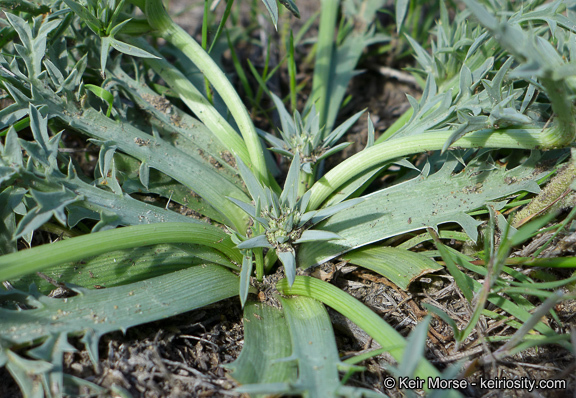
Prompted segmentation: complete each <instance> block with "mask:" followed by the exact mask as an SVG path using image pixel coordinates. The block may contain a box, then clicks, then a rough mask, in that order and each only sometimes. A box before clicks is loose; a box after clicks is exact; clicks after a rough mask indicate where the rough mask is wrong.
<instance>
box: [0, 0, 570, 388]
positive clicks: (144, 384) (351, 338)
mask: <svg viewBox="0 0 576 398" xmlns="http://www.w3.org/2000/svg"><path fill="white" fill-rule="evenodd" d="M186 4H188V3H186V2H184V1H176V2H173V4H172V7H173V10H176V11H178V10H182V11H183V12H182V13H181V14H179V15H178V17H177V20H178V21H179V23H180V24H182V25H183V26H184V27H186V28H187V29H188V30H189V31H191V32H196V31H197V29H198V27H199V23H201V20H202V18H201V12H202V7H201V6H200V7H198V6H196V7H189V6H187V7H188V8H186V9H184V7H183V6H184V5H186ZM298 5H299V7H300V10H301V12H302V17H303V18H302V21H305V20H306V18H307V17H308V16H309V15H311V14H312V13H313V12H314V11H315V8H316V7H317V4H316V2H298ZM220 8H222V5H220ZM292 21H294V20H292ZM294 22H296V25H295V28H298V27H299V26H301V22H298V21H294ZM263 29H265V30H268V31H267V32H264V34H269V33H270V32H272V33H273V27H272V26H267V25H266V24H264V27H263ZM270 29H271V30H270ZM261 33H262V32H254V35H255V37H259V35H260V34H261ZM310 34H311V35H314V29H312V30H311V32H310ZM243 50H244V52H245V55H246V56H249V57H251V60H252V61H253V63H254V64H255V65H258V63H260V62H262V56H263V54H262V51H261V48H258V47H254V48H249V49H248V48H245V49H243ZM402 66H404V65H398V64H395V63H394V61H393V60H390V59H387V57H386V56H372V57H367V58H364V59H363V60H362V63H361V65H359V68H360V69H364V70H365V72H364V73H363V74H361V75H359V76H357V77H356V78H354V80H353V81H352V83H351V85H350V89H349V91H350V93H351V94H352V96H353V100H352V101H351V102H350V103H349V104H348V105H347V106H346V107H345V108H344V110H343V112H342V118H343V120H344V119H345V118H347V117H348V116H350V115H352V114H353V113H355V112H357V111H358V110H360V109H364V108H368V109H369V112H370V115H371V118H372V121H373V123H374V125H375V127H376V130H377V131H380V132H381V131H383V130H384V129H386V128H387V127H388V126H390V125H391V124H392V123H393V122H394V121H395V120H396V118H398V117H399V116H400V115H401V114H402V113H403V112H404V111H405V110H406V109H408V107H409V105H408V101H407V100H406V94H407V93H408V94H411V95H413V96H415V97H417V96H418V94H419V89H418V87H416V86H415V85H414V84H413V82H412V81H411V79H410V77H409V75H406V74H403V73H401V69H400V68H402ZM381 67H387V69H383V70H381ZM393 72H400V73H393ZM278 84H279V85H280V87H282V85H283V84H285V83H284V82H283V81H282V80H280V81H279V82H278ZM262 127H266V126H262ZM366 139H367V138H366V119H365V118H362V119H361V121H360V122H359V123H357V124H356V125H355V126H354V127H353V128H352V130H351V131H350V132H349V134H348V135H347V137H345V140H346V141H351V142H353V143H354V145H351V146H350V147H349V148H347V149H346V151H345V152H343V153H341V156H342V157H348V156H350V155H352V154H353V153H355V152H357V151H359V150H361V149H363V148H364V145H365V144H366ZM337 161H338V160H337V159H336V160H335V162H337ZM328 167H329V166H328ZM563 254H564V252H560V254H559V255H563ZM568 254H570V255H573V253H568ZM564 276H566V275H564ZM332 282H333V283H334V284H335V285H337V286H339V287H341V288H342V289H344V290H345V291H347V292H349V293H350V294H351V295H353V296H354V297H356V298H358V299H360V300H361V301H362V302H364V303H365V304H366V305H368V306H369V307H370V308H372V309H373V310H374V311H375V312H376V313H377V314H379V315H381V316H382V317H383V318H384V319H385V320H386V321H387V322H389V323H390V324H391V325H393V326H394V327H395V328H396V329H397V330H398V331H399V332H401V333H402V334H403V335H405V336H407V335H408V334H409V332H410V331H411V330H413V328H414V327H415V325H416V324H417V323H418V322H419V321H421V320H422V319H423V317H424V316H425V315H426V312H425V311H424V310H423V309H422V308H423V307H422V305H421V304H422V303H423V302H428V303H433V304H435V305H437V306H439V307H441V308H444V310H445V311H446V312H447V313H449V314H451V315H452V316H453V318H454V317H455V318H457V319H459V320H460V326H462V325H465V324H466V321H467V320H468V319H469V317H470V308H468V306H467V305H466V304H465V303H467V302H466V300H464V299H463V298H462V297H461V295H460V293H459V292H458V290H457V289H456V285H455V283H454V281H453V279H452V277H451V276H450V275H449V274H448V273H447V272H438V273H436V274H434V275H427V276H426V277H423V278H421V279H420V280H419V281H417V282H416V283H414V284H413V285H412V286H411V288H410V290H408V291H403V290H401V289H399V288H398V287H396V286H395V285H393V284H392V283H390V282H389V281H387V280H386V279H385V278H383V277H381V276H379V275H377V274H375V273H373V272H371V271H367V270H363V269H361V268H358V267H353V266H344V267H343V268H340V269H338V270H337V271H336V272H334V274H333V275H332ZM556 311H557V313H558V317H559V319H560V320H561V321H562V322H563V326H560V325H558V324H556V322H555V321H553V320H549V324H550V326H551V327H553V328H554V329H556V330H563V331H566V330H569V329H570V328H575V327H576V319H575V318H574V314H575V313H576V303H574V302H567V303H564V304H562V305H560V306H558V307H557V308H556ZM331 316H332V318H333V321H334V328H335V331H336V335H337V342H338V345H339V349H340V352H341V354H342V356H343V358H346V357H348V356H351V355H356V354H358V353H361V352H364V351H366V350H371V349H374V348H377V345H376V343H374V342H373V341H372V340H371V339H370V338H369V336H367V335H366V334H365V333H364V332H363V331H362V330H360V329H358V328H357V327H355V325H353V324H351V323H350V322H349V321H347V320H346V319H344V318H343V317H342V316H340V315H338V314H337V313H335V312H331ZM241 319H242V311H241V308H240V303H239V302H238V300H237V299H234V300H227V301H224V302H220V303H217V304H214V305H212V306H210V307H206V308H202V309H200V310H197V311H193V312H190V313H187V314H183V315H180V316H177V317H173V318H168V319H165V320H162V321H158V322H154V323H151V324H147V325H143V326H141V327H138V328H132V329H130V330H128V332H127V333H126V335H123V334H122V333H120V332H118V333H112V334H109V335H107V336H105V337H104V338H102V340H101V341H100V358H101V360H100V369H97V370H95V369H94V368H93V366H92V364H91V362H90V360H89V358H88V355H87V353H86V351H84V350H83V349H82V345H81V344H80V343H79V342H77V341H76V342H75V344H76V346H77V348H78V350H79V351H78V352H77V353H72V354H66V357H65V369H66V372H68V373H69V374H72V375H75V376H80V377H82V378H84V379H86V380H89V381H92V382H94V383H96V384H99V385H101V386H103V387H110V386H112V385H113V384H116V385H119V386H121V387H123V388H124V389H126V390H128V391H129V392H130V393H131V394H132V395H133V396H134V397H135V398H160V397H170V398H176V397H228V396H239V395H238V394H235V393H234V392H232V391H231V390H232V389H233V388H234V387H235V386H236V384H235V382H234V381H233V380H232V379H231V378H229V377H228V375H227V371H226V370H225V368H223V367H222V365H225V364H228V363H231V362H232V361H233V360H234V359H236V358H237V357H238V355H239V353H240V351H241V349H242V345H243V328H242V321H241ZM488 334H490V335H492V336H494V335H498V334H501V335H506V334H510V330H508V329H507V327H506V326H505V325H503V324H502V323H498V322H496V321H490V322H484V323H483V324H481V325H480V327H479V328H478V330H477V331H476V332H475V333H473V334H472V335H471V337H470V338H469V339H468V340H467V341H466V342H465V344H464V346H463V347H460V348H459V349H458V350H457V351H455V350H454V349H455V342H454V339H453V336H452V331H451V329H450V327H449V326H447V325H446V324H445V323H444V322H442V321H440V320H439V319H433V320H432V324H431V329H430V331H429V334H428V337H429V338H428V350H427V353H426V356H427V358H428V359H429V360H430V361H431V362H432V363H434V364H436V365H437V366H438V367H439V368H440V369H443V368H445V367H446V366H449V365H452V364H455V363H457V362H458V361H461V360H470V359H473V358H475V357H478V356H479V355H482V354H486V353H488V352H490V351H494V350H495V349H496V347H497V345H491V346H488V345H482V344H479V343H478V337H480V336H481V335H488ZM391 361H392V360H391V358H390V357H389V356H387V355H380V356H377V357H374V358H372V359H370V360H368V361H365V362H364V363H362V365H363V366H365V367H366V371H365V372H362V373H358V374H356V375H355V376H353V378H352V380H351V381H350V383H351V384H352V385H357V386H362V387H366V388H370V389H373V390H376V391H381V392H384V393H386V394H388V395H389V396H391V397H402V396H404V395H403V394H402V392H400V390H398V389H396V390H386V389H384V387H383V385H382V380H383V379H384V377H385V376H386V375H387V373H386V371H385V366H386V365H387V364H390V363H391ZM575 375H576V363H575V360H574V356H573V355H572V354H570V353H569V352H567V351H565V350H563V349H561V348H558V347H557V346H548V347H539V348H538V349H530V350H527V351H524V352H522V353H521V354H518V355H516V356H514V357H512V358H508V359H507V360H506V361H503V362H497V363H496V362H494V363H492V364H490V365H487V366H484V367H481V368H480V369H478V371H477V372H476V373H475V374H474V375H472V377H471V379H469V380H473V379H479V378H481V377H484V378H495V377H499V378H504V377H505V378H511V379H514V378H519V377H529V378H530V379H537V380H539V379H567V380H568V388H567V389H566V390H564V391H553V390H547V391H543V390H540V391H537V392H535V393H529V392H528V391H526V390H505V391H501V390H481V389H479V388H478V389H472V388H470V389H468V390H465V391H462V392H463V394H464V395H465V396H469V397H500V396H503V397H524V396H534V397H538V396H545V397H555V398H559V397H574V396H576V395H575V394H576V377H575ZM0 380H2V383H0V397H6V398H9V397H10V398H11V397H19V396H21V395H20V392H19V390H18V388H17V386H16V385H15V383H14V382H13V381H12V379H11V377H10V376H9V375H8V374H7V372H6V370H5V369H0Z"/></svg>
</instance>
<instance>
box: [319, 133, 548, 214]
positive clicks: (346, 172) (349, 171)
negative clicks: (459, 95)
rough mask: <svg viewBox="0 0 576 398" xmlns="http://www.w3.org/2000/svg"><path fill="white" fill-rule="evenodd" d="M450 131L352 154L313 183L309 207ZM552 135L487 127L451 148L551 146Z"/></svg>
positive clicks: (437, 143)
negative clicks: (360, 177) (369, 172)
mask: <svg viewBox="0 0 576 398" xmlns="http://www.w3.org/2000/svg"><path fill="white" fill-rule="evenodd" d="M555 128H556V127H551V128H550V129H555ZM451 133H452V132H451V131H430V132H427V133H424V134H420V135H418V136H417V137H411V136H408V137H402V138H397V139H392V140H389V141H385V142H382V143H380V144H377V145H374V146H372V147H370V148H367V149H365V150H363V151H361V152H359V153H357V154H355V155H354V156H351V157H350V158H348V159H346V160H345V161H344V162H342V163H340V164H339V165H338V166H336V167H334V168H333V169H332V170H330V171H329V172H328V173H326V175H324V176H323V177H322V178H321V179H320V180H318V181H317V182H316V184H314V186H313V187H312V188H311V190H312V196H311V198H310V204H309V205H308V210H315V209H317V208H318V207H320V205H321V204H322V202H324V200H326V199H327V198H328V197H329V196H330V195H331V194H332V193H334V192H335V191H337V190H338V189H339V188H340V186H342V185H343V184H345V183H346V182H348V181H349V180H351V179H353V178H356V177H358V176H359V175H361V174H363V173H365V172H367V171H370V170H371V169H373V168H376V167H380V166H382V165H383V164H385V163H386V162H389V161H391V160H393V159H396V158H399V157H402V156H407V155H411V154H415V153H421V152H427V151H437V150H440V149H442V146H443V145H444V143H445V142H446V140H448V139H449V137H450V135H451ZM550 136H553V134H549V133H546V134H545V133H544V132H543V131H542V130H540V129H530V130H528V129H502V130H492V129H488V130H480V131H476V132H474V133H470V134H468V135H466V136H464V137H462V138H461V139H459V140H458V141H456V142H455V143H454V144H453V145H452V146H451V148H453V149H455V148H515V149H550V148H554V147H555V146H556V145H554V144H553V142H554V141H552V143H551V140H550V139H549V137H550Z"/></svg>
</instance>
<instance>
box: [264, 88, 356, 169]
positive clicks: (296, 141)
mask: <svg viewBox="0 0 576 398" xmlns="http://www.w3.org/2000/svg"><path fill="white" fill-rule="evenodd" d="M271 96H272V100H273V101H274V105H276V109H277V110H278V114H279V116H280V123H281V125H282V129H281V130H280V129H279V131H280V135H281V137H282V138H278V137H276V136H274V135H272V134H270V133H266V132H261V133H260V134H261V136H262V138H264V139H265V140H266V141H267V142H268V143H270V144H271V145H272V147H271V148H269V149H270V150H271V151H272V152H276V153H280V154H282V155H284V156H287V157H288V158H294V155H295V154H296V153H299V154H300V157H301V167H302V171H304V172H305V173H307V174H313V170H314V168H315V165H316V164H317V163H318V162H320V161H321V160H323V159H326V158H327V157H328V156H330V155H333V154H335V153H337V152H340V151H341V150H343V149H344V148H346V147H347V146H349V145H350V144H352V143H351V142H343V143H340V144H338V145H336V143H337V142H338V140H339V139H340V138H342V136H343V135H344V134H346V132H347V131H348V129H349V128H350V127H351V126H352V125H353V124H354V123H356V121H357V120H358V119H359V118H360V116H362V114H363V113H364V111H363V110H362V111H360V112H358V113H356V114H355V115H353V116H352V117H350V118H349V119H348V120H346V121H345V122H344V123H342V124H341V125H340V126H338V127H337V128H336V129H335V130H334V131H332V132H331V133H330V134H328V135H327V136H326V138H324V139H322V137H323V136H324V134H323V130H324V129H323V127H322V126H320V115H319V114H318V113H317V112H316V107H315V106H314V105H312V107H311V109H310V111H309V112H308V114H307V115H306V116H305V117H304V118H303V117H302V115H301V114H300V112H298V111H294V117H291V116H290V114H289V113H288V111H287V110H286V107H285V106H284V103H283V102H282V100H281V99H280V98H278V97H277V96H276V95H274V94H272V93H271Z"/></svg>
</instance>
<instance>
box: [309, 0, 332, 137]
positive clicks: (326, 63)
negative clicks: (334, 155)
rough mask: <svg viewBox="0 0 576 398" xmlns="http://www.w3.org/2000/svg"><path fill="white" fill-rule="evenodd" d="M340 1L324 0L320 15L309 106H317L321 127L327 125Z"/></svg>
mask: <svg viewBox="0 0 576 398" xmlns="http://www.w3.org/2000/svg"><path fill="white" fill-rule="evenodd" d="M339 5H340V1H338V0H322V4H321V10H322V11H321V14H320V28H319V29H320V30H319V32H318V43H317V48H316V64H315V65H314V77H313V80H312V94H311V95H310V100H309V101H308V104H309V105H311V104H316V110H317V111H318V113H319V114H320V126H321V127H322V128H323V127H324V125H325V124H326V119H327V114H328V109H327V106H328V105H327V104H328V103H329V101H328V98H329V95H330V93H329V90H330V70H331V61H332V53H333V51H334V30H335V29H336V19H337V17H338V8H339Z"/></svg>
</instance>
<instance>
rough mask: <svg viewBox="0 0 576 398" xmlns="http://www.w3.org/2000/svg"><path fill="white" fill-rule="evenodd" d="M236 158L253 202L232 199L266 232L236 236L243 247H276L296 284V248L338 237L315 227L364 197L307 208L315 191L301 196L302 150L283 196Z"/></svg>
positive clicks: (285, 185)
mask: <svg viewBox="0 0 576 398" xmlns="http://www.w3.org/2000/svg"><path fill="white" fill-rule="evenodd" d="M236 161H237V164H238V170H239V171H240V175H241V176H242V178H243V180H244V182H245V183H246V187H247V188H248V191H249V193H250V195H251V196H252V199H253V202H252V203H245V202H242V201H241V200H238V199H235V198H230V197H229V198H228V199H229V200H231V201H232V202H234V203H235V204H236V205H237V206H238V207H240V208H241V209H242V210H244V211H245V212H246V213H248V215H249V216H250V217H251V218H252V220H253V221H254V223H258V224H259V225H261V226H262V227H263V229H264V232H263V233H261V234H259V235H257V236H253V237H251V238H245V237H241V236H239V235H235V236H233V238H234V239H235V240H236V241H237V242H238V246H237V247H238V248H239V249H243V250H247V249H253V248H257V247H265V248H269V249H272V250H275V251H276V254H277V255H278V258H279V259H280V261H281V262H282V264H283V265H284V271H285V273H286V277H287V278H288V281H289V283H290V285H292V283H293V282H294V278H295V277H296V250H295V249H294V246H295V245H297V244H299V243H303V242H311V241H322V240H331V239H338V238H339V236H338V235H337V234H335V233H333V232H328V231H321V230H316V229H315V230H313V229H311V228H312V227H313V226H314V225H315V224H317V223H319V222H320V221H322V220H324V219H326V218H328V217H330V216H332V215H333V214H335V213H337V212H339V211H341V210H344V209H347V208H349V207H351V206H353V205H355V204H357V203H359V202H360V201H362V199H352V200H348V201H345V202H342V203H339V204H337V205H334V206H331V207H328V208H324V209H321V210H315V211H306V208H307V207H308V202H309V200H310V195H311V191H307V192H306V193H305V194H304V195H302V197H300V198H299V197H298V185H299V183H300V182H299V172H300V156H299V153H298V152H297V153H296V156H294V158H293V159H292V164H291V165H290V170H289V171H288V176H287V177H286V182H285V183H284V190H283V191H282V193H281V194H280V196H278V194H277V193H276V192H274V191H272V190H271V189H270V188H269V187H267V186H262V184H260V182H259V181H258V180H257V179H256V177H255V176H254V175H253V174H252V172H251V171H250V170H249V169H248V167H247V166H246V165H245V164H244V163H243V162H242V161H241V160H240V159H239V158H237V160H236Z"/></svg>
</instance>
